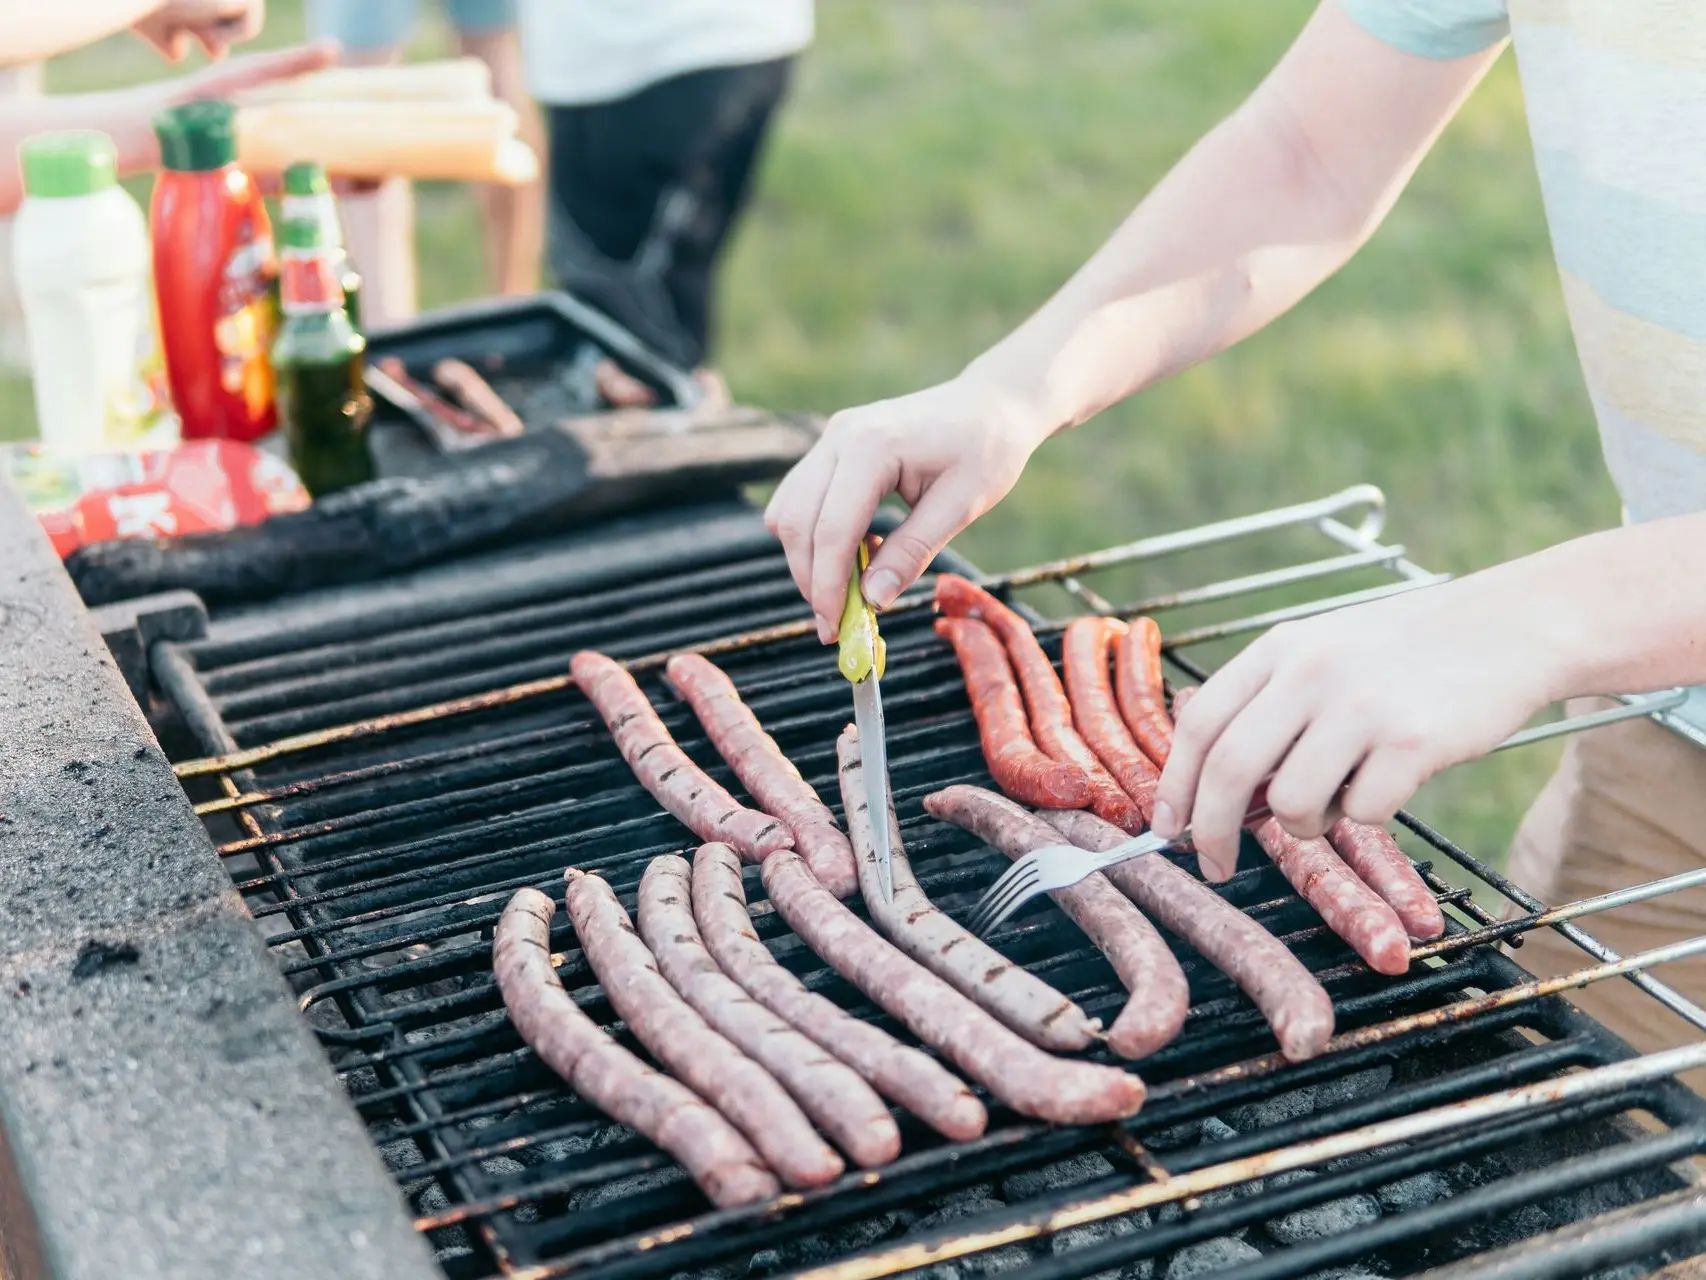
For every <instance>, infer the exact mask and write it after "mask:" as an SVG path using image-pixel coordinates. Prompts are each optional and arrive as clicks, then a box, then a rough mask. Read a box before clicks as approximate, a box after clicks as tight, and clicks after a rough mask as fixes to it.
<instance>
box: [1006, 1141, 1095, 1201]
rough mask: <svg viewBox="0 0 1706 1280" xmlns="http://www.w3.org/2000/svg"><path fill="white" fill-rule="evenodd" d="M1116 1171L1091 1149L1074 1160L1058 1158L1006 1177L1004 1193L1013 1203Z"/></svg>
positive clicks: (1081, 1183) (1091, 1180)
mask: <svg viewBox="0 0 1706 1280" xmlns="http://www.w3.org/2000/svg"><path fill="white" fill-rule="evenodd" d="M1113 1172H1114V1166H1113V1165H1111V1164H1109V1163H1108V1162H1107V1161H1106V1160H1105V1159H1103V1158H1102V1157H1101V1156H1099V1155H1097V1154H1096V1153H1095V1152H1094V1151H1089V1152H1086V1153H1085V1154H1083V1155H1081V1156H1073V1157H1072V1158H1071V1159H1070V1160H1057V1161H1055V1163H1053V1164H1045V1165H1043V1166H1042V1167H1041V1168H1039V1169H1026V1170H1024V1171H1023V1172H1022V1173H1015V1174H1013V1175H1012V1176H1011V1177H1008V1178H1005V1179H1003V1180H1002V1183H1001V1194H1002V1196H1003V1197H1004V1198H1005V1199H1006V1200H1007V1201H1008V1202H1009V1203H1018V1202H1020V1201H1023V1200H1029V1199H1031V1198H1032V1197H1033V1196H1040V1195H1046V1194H1047V1193H1048V1192H1050V1191H1059V1190H1061V1189H1063V1188H1065V1187H1076V1186H1081V1185H1083V1184H1084V1183H1086V1182H1094V1181H1095V1180H1096V1179H1097V1178H1106V1177H1108V1176H1109V1175H1110V1174H1112V1173H1113Z"/></svg>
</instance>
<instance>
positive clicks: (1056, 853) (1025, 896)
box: [966, 787, 1270, 937]
mask: <svg viewBox="0 0 1706 1280" xmlns="http://www.w3.org/2000/svg"><path fill="white" fill-rule="evenodd" d="M1257 796H1258V798H1257V801H1256V803H1255V804H1254V805H1252V806H1251V807H1250V809H1249V811H1248V812H1247V813H1245V815H1244V821H1245V822H1253V821H1254V820H1255V819H1257V818H1265V817H1267V816H1268V814H1269V812H1270V810H1269V809H1268V803H1267V799H1266V788H1265V787H1264V788H1263V790H1262V791H1260V792H1258V793H1257ZM1190 839H1191V829H1190V828H1189V827H1186V828H1185V829H1184V830H1183V831H1181V832H1180V833H1179V834H1178V835H1176V836H1174V837H1173V838H1172V839H1171V840H1167V839H1164V838H1162V837H1161V836H1158V835H1156V834H1155V833H1154V832H1153V831H1148V832H1145V833H1144V834H1143V835H1140V836H1133V837H1132V838H1131V839H1130V840H1127V841H1126V842H1125V843H1123V844H1116V845H1115V846H1114V847H1113V848H1112V849H1107V850H1104V851H1103V852H1101V853H1097V852H1095V851H1094V850H1091V849H1080V848H1078V847H1077V846H1076V845H1070V844H1051V845H1048V846H1047V847H1046V848H1042V849H1033V850H1032V851H1031V852H1030V853H1027V854H1026V855H1025V856H1024V857H1022V858H1020V859H1018V861H1016V862H1014V864H1013V865H1012V866H1010V867H1008V868H1007V870H1005V871H1003V872H1002V873H1001V876H1000V878H999V879H997V880H996V882H995V883H994V884H992V885H990V886H989V888H988V889H986V890H985V891H984V894H983V896H982V897H981V898H979V899H978V900H977V905H976V906H975V907H973V908H972V912H971V915H970V916H969V917H967V919H966V928H967V929H969V930H971V932H973V933H975V934H977V935H979V936H980V937H981V936H983V935H985V934H987V933H989V931H990V930H991V929H993V928H995V926H996V925H998V924H1000V923H1001V922H1002V921H1003V920H1005V919H1007V917H1008V916H1010V915H1012V914H1013V913H1014V912H1015V911H1017V910H1018V909H1019V908H1020V907H1022V906H1024V905H1025V904H1026V903H1027V902H1029V901H1030V900H1031V899H1032V898H1034V897H1036V896H1037V895H1038V894H1039V893H1053V892H1055V891H1056V890H1057V889H1070V888H1071V887H1072V886H1073V885H1075V884H1077V883H1078V882H1079V881H1080V880H1083V879H1085V878H1086V877H1089V876H1093V875H1095V874H1096V873H1097V872H1098V871H1105V870H1106V869H1107V868H1109V867H1111V866H1113V865H1114V864H1116V863H1120V862H1125V861H1127V860H1129V859H1131V858H1141V857H1142V856H1143V855H1144V854H1146V853H1161V852H1163V851H1164V850H1167V849H1178V848H1182V847H1183V846H1184V845H1186V844H1189V843H1190Z"/></svg>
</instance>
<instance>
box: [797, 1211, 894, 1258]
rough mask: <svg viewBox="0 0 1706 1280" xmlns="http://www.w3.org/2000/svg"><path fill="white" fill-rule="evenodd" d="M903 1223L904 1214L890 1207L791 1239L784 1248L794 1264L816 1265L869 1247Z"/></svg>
mask: <svg viewBox="0 0 1706 1280" xmlns="http://www.w3.org/2000/svg"><path fill="white" fill-rule="evenodd" d="M900 1222H901V1215H900V1213H899V1212H897V1211H896V1210H893V1209H890V1210H887V1211H886V1212H883V1213H876V1214H872V1215H871V1216H870V1217H867V1218H856V1219H854V1220H853V1221H852V1222H848V1223H845V1224H843V1225H842V1226H839V1227H831V1228H829V1230H827V1231H823V1232H819V1233H818V1234H817V1235H811V1236H805V1237H803V1238H802V1239H799V1240H791V1241H789V1242H788V1243H787V1244H785V1245H783V1246H782V1249H783V1253H784V1256H785V1257H786V1258H787V1261H788V1264H789V1265H790V1266H812V1265H815V1264H817V1263H820V1262H825V1261H828V1260H829V1259H831V1258H839V1257H843V1256H845V1255H847V1254H850V1253H858V1252H859V1251H860V1250H861V1249H869V1248H870V1247H871V1246H872V1245H874V1244H877V1243H879V1242H880V1241H882V1240H884V1239H886V1238H887V1237H888V1236H890V1235H891V1234H893V1233H894V1231H895V1229H896V1227H897V1226H898V1225H899V1224H900Z"/></svg>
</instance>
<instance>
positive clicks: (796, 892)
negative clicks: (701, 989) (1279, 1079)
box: [761, 829, 1144, 1124]
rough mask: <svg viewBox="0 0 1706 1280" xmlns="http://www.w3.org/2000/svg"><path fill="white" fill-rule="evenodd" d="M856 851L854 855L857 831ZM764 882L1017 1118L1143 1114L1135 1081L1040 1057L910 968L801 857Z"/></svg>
mask: <svg viewBox="0 0 1706 1280" xmlns="http://www.w3.org/2000/svg"><path fill="white" fill-rule="evenodd" d="M853 847H854V851H855V855H857V853H858V851H859V834H858V831H857V829H855V830H854V832H853ZM761 874H762V875H763V876H764V888H765V890H766V891H767V892H768V893H769V895H770V902H771V905H772V906H774V907H775V908H776V910H777V912H778V913H779V914H780V915H781V917H782V918H783V919H784V920H786V921H787V922H788V925H789V927H790V928H792V929H793V931H794V932H795V933H797V934H799V935H800V937H802V938H804V939H805V941H806V945H807V946H809V947H810V948H811V949H812V950H813V951H815V952H816V953H817V954H818V955H819V956H821V957H822V958H823V959H824V960H825V961H826V962H827V963H828V964H829V966H830V967H831V968H832V969H834V970H835V971H836V972H837V973H839V974H840V975H841V976H842V977H844V978H846V979H847V981H849V982H851V983H852V984H853V985H854V986H856V987H858V988H859V990H861V991H863V992H864V993H865V994H866V995H867V996H869V997H870V998H871V999H872V1000H874V1001H875V1002H876V1003H877V1004H879V1005H881V1006H882V1007H883V1008H884V1009H886V1010H887V1011H888V1012H889V1013H891V1014H893V1015H894V1016H895V1017H896V1018H899V1019H900V1020H901V1021H902V1022H903V1023H905V1024H906V1026H907V1027H908V1028H909V1029H910V1030H911V1031H912V1033H913V1035H915V1036H917V1037H918V1038H919V1039H920V1040H922V1041H923V1042H924V1043H925V1044H928V1045H930V1046H931V1047H932V1048H934V1049H935V1050H937V1051H938V1052H939V1053H941V1054H942V1056H943V1057H945V1058H947V1059H948V1060H949V1061H950V1062H952V1063H953V1064H954V1065H955V1066H957V1067H959V1068H960V1070H962V1071H964V1072H965V1073H966V1074H967V1075H968V1076H970V1077H971V1078H972V1079H973V1080H976V1081H977V1082H978V1083H980V1084H982V1085H983V1086H984V1087H985V1088H987V1089H988V1090H989V1092H990V1093H991V1094H992V1095H994V1096H995V1097H996V1098H998V1099H1000V1100H1001V1101H1002V1102H1003V1103H1005V1104H1006V1105H1007V1106H1009V1107H1012V1108H1013V1110H1015V1111H1017V1112H1020V1113H1021V1114H1023V1115H1027V1116H1034V1117H1036V1118H1037V1119H1039V1120H1045V1121H1047V1122H1049V1123H1050V1124H1099V1123H1103V1122H1106V1121H1109V1120H1119V1119H1123V1118H1124V1117H1126V1116H1129V1115H1134V1114H1136V1112H1137V1110H1138V1108H1139V1107H1141V1106H1142V1105H1143V1094H1144V1089H1143V1081H1141V1080H1139V1079H1138V1078H1137V1077H1136V1076H1135V1075H1132V1074H1131V1073H1130V1072H1127V1071H1121V1070H1120V1069H1119V1068H1117V1067H1104V1066H1098V1065H1096V1064H1095V1063H1090V1062H1082V1061H1075V1060H1073V1059H1071V1058H1056V1057H1053V1056H1052V1055H1050V1054H1047V1053H1044V1052H1043V1051H1042V1050H1041V1049H1038V1048H1037V1047H1036V1046H1035V1045H1033V1044H1031V1043H1029V1042H1028V1041H1026V1040H1023V1039H1021V1038H1020V1037H1018V1036H1016V1035H1014V1034H1013V1033H1012V1032H1011V1031H1009V1030H1008V1029H1007V1028H1006V1027H1004V1026H1002V1025H1001V1024H1000V1023H999V1022H997V1021H996V1020H995V1019H994V1018H992V1017H990V1016H989V1015H988V1014H987V1013H985V1012H984V1011H983V1010H982V1009H980V1008H978V1007H977V1006H976V1005H975V1004H973V1003H972V1002H971V1001H970V1000H968V999H966V998H965V997H964V996H962V995H961V994H960V993H959V992H958V991H955V990H954V989H953V988H952V987H950V986H949V985H948V984H947V983H945V982H943V981H942V980H941V979H940V978H938V977H937V976H936V975H935V974H933V973H931V972H930V971H929V970H927V969H924V968H922V967H920V966H919V965H917V964H915V963H914V962H913V961H911V960H910V959H908V958H907V957H906V956H905V955H903V954H902V953H901V952H900V951H898V950H896V949H895V948H894V947H893V946H892V945H891V944H890V943H888V942H886V941H885V940H884V939H883V938H881V937H879V936H878V935H877V934H876V933H875V932H873V931H872V929H871V928H870V926H868V925H867V924H865V922H864V921H862V920H860V919H859V917H858V916H856V915H854V914H853V913H852V912H851V911H849V910H848V909H847V908H846V907H845V906H843V905H842V904H841V903H840V902H839V901H838V900H837V899H836V897H835V895H834V894H832V893H830V892H829V890H827V889H825V888H824V887H823V886H822V885H820V884H819V883H818V882H817V878H816V877H815V876H813V875H812V874H811V872H810V871H809V870H807V868H806V864H805V863H804V862H803V861H802V860H801V859H800V857H799V856H798V855H797V854H793V853H778V854H774V855H772V856H771V857H769V858H766V859H765V860H764V863H763V866H762V869H761Z"/></svg>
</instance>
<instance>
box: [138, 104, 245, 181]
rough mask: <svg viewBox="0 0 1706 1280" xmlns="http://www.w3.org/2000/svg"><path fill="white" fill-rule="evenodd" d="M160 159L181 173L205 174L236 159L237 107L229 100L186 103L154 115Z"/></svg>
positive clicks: (232, 162)
mask: <svg viewBox="0 0 1706 1280" xmlns="http://www.w3.org/2000/svg"><path fill="white" fill-rule="evenodd" d="M154 133H155V135H156V136H157V137H158V138H159V139H160V162H161V163H162V164H163V165H164V166H165V167H166V168H168V169H174V170H177V171H178V172H180V173H206V172H209V171H211V170H214V169H223V168H224V167H225V166H226V165H228V164H234V163H236V160H237V109H236V107H234V106H233V105H232V104H231V103H229V102H185V103H180V104H179V105H178V106H175V107H168V108H166V110H164V111H162V112H161V113H160V114H159V115H157V116H155V117H154Z"/></svg>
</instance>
